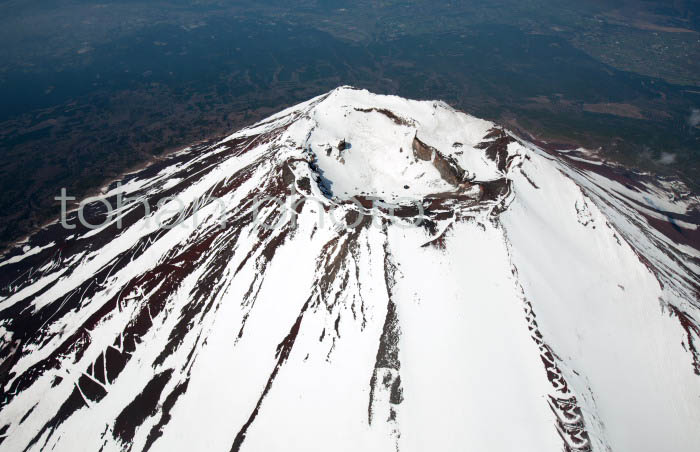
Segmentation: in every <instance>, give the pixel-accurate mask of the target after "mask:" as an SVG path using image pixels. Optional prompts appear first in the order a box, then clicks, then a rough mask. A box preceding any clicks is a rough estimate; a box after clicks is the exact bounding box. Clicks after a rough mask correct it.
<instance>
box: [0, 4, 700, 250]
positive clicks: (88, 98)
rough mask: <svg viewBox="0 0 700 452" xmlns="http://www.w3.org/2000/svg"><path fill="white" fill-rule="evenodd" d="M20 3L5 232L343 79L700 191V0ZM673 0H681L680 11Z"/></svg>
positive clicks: (1, 85)
mask: <svg viewBox="0 0 700 452" xmlns="http://www.w3.org/2000/svg"><path fill="white" fill-rule="evenodd" d="M343 3H345V2H339V1H332V0H325V1H324V0H318V1H304V0H296V1H286V0H277V1H264V0H261V1H254V2H253V1H235V2H233V1H232V2H224V1H206V0H203V1H197V2H193V1H163V2H161V1H141V2H139V1H104V2H102V3H100V4H94V3H93V2H87V1H56V0H43V1H33V2H30V1H28V0H24V1H2V0H0V42H2V43H3V44H2V46H0V99H2V104H1V105H0V157H2V159H0V211H1V212H2V213H1V214H0V242H5V243H6V242H7V241H9V240H13V239H16V238H18V237H19V236H21V235H22V234H24V233H26V232H27V231H28V230H29V229H30V228H31V227H34V226H37V225H39V224H40V223H41V222H43V221H45V220H46V219H49V218H52V217H55V216H56V215H57V214H58V210H57V209H58V206H57V204H56V202H55V201H54V200H53V197H54V196H56V195H57V194H58V191H59V189H60V187H67V188H68V190H69V192H71V193H74V194H76V195H81V194H84V193H87V192H88V191H89V190H91V189H94V188H95V187H97V186H99V185H100V184H101V183H102V182H103V181H105V180H106V179H108V178H111V177H114V176H116V175H118V174H120V173H122V172H123V171H124V170H125V169H127V168H129V167H132V166H134V165H138V164H141V163H143V162H144V161H146V160H148V159H149V158H153V156H154V155H158V154H160V153H162V152H164V151H167V150H169V149H173V148H176V147H178V146H184V145H186V144H188V143H190V142H192V141H196V140H198V139H202V138H206V137H210V136H212V135H216V134H222V133H225V132H227V131H230V130H231V129H233V128H235V127H238V126H240V125H243V124H246V123H250V122H253V121H255V120H256V119H260V118H261V117H263V116H265V115H267V114H269V113H271V112H273V111H275V110H278V109H280V108H281V107H283V106H286V105H289V104H293V103H296V102H299V101H301V100H305V99H307V98H309V97H311V96H314V95H317V94H320V93H322V92H325V91H327V90H329V89H331V88H333V87H335V86H338V85H340V84H352V85H355V86H360V87H366V88H368V89H371V90H373V91H376V92H384V93H397V94H400V95H402V96H407V97H415V98H440V99H444V100H446V101H448V102H450V103H451V104H453V105H455V106H457V107H459V108H462V109H464V110H466V111H469V112H471V113H473V114H476V115H478V116H481V117H486V118H489V119H493V120H497V121H500V122H503V123H506V124H507V125H508V126H510V127H518V128H521V129H525V130H528V131H530V132H533V133H535V134H537V135H538V137H539V138H543V139H548V140H555V141H559V142H569V143H574V144H580V145H585V146H588V147H602V152H604V153H606V154H607V155H609V156H610V157H611V158H615V159H618V160H621V161H623V162H625V163H628V164H632V165H635V166H637V167H640V168H644V169H649V170H652V171H655V172H657V173H659V174H674V173H679V174H681V175H682V176H683V177H684V178H685V179H686V180H687V181H688V182H690V183H691V184H694V186H695V189H697V180H698V177H697V176H698V160H699V159H698V152H699V149H700V128H699V127H698V126H699V125H700V111H698V110H699V109H700V75H698V74H700V34H699V33H698V31H700V4H699V2H691V1H685V2H684V1H675V2H665V1H664V2H662V1H651V2H640V1H602V0H601V1H593V0H590V1H589V2H584V3H583V4H577V5H573V2H570V1H563V0H562V1H560V0H531V1H527V0H525V1H522V0H521V1H515V0H497V1H488V2H486V1H483V0H482V1H467V2H465V1H459V2H456V1H455V2H453V3H452V4H450V3H448V2H443V1H437V0H432V1H426V0H413V1H410V0H409V1H382V2H378V1H369V0H359V1H354V2H352V3H351V4H350V5H343ZM667 3H670V4H671V5H672V6H667Z"/></svg>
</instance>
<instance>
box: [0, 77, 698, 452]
mask: <svg viewBox="0 0 700 452" xmlns="http://www.w3.org/2000/svg"><path fill="white" fill-rule="evenodd" d="M387 112H389V113H390V114H387ZM494 130H495V131H496V135H498V136H499V137H501V138H498V140H503V142H504V143H506V144H507V147H506V150H505V151H504V152H507V156H508V160H507V164H506V165H502V166H499V161H498V160H497V159H494V158H492V157H490V156H489V151H487V149H486V148H487V147H488V146H490V145H492V144H494V143H496V141H495V140H497V139H496V135H494ZM499 134H500V135H499ZM414 137H418V138H419V139H420V140H421V141H422V142H424V143H427V144H428V145H430V146H431V147H433V148H434V149H436V150H437V152H439V153H440V154H441V155H443V156H445V157H449V158H451V159H452V161H453V162H456V163H457V164H458V166H459V167H460V168H462V169H463V170H464V171H465V174H466V176H465V183H464V185H462V186H455V185H454V184H452V183H450V182H448V181H447V180H446V179H445V178H444V177H443V176H442V175H441V172H440V171H439V170H438V168H437V166H436V164H435V163H434V161H428V160H422V159H420V158H418V157H417V156H416V154H415V152H414V150H413V140H414ZM341 141H344V142H345V143H346V144H347V145H348V146H347V147H346V149H340V148H339V144H340V143H341ZM483 143H486V144H485V145H484V144H483ZM494 149H495V148H494ZM580 163H581V162H579V161H577V160H576V158H575V157H573V158H569V157H567V155H566V153H561V154H558V153H550V152H547V151H545V150H543V149H541V148H540V147H538V146H536V145H535V144H532V143H529V142H526V141H523V140H521V139H519V138H517V137H516V136H515V135H513V134H512V133H510V132H508V131H505V130H502V129H500V128H498V127H497V126H496V125H495V124H493V123H491V122H488V121H484V120H481V119H478V118H474V117H472V116H470V115H467V114H465V113H462V112H459V111H456V110H455V109H453V108H451V107H450V106H448V105H447V104H445V103H443V102H429V101H412V100H406V99H403V98H400V97H396V96H382V95H377V94H372V93H370V92H367V91H362V90H357V89H353V88H350V87H341V88H338V89H336V90H334V91H331V92H330V93H328V94H325V95H323V96H319V97H317V98H314V99H312V100H310V101H308V102H305V103H303V104H300V105H298V106H296V107H292V108H290V109H287V110H284V111H283V112H280V113H278V114H276V115H274V116H272V117H271V118H269V119H268V120H265V121H262V122H261V123H258V124H256V125H253V126H251V127H248V128H245V129H242V130H240V131H238V132H236V133H234V134H232V135H230V136H229V137H227V138H226V139H224V140H221V141H218V142H212V143H210V144H207V145H201V146H193V147H191V148H187V149H185V150H184V151H183V152H180V153H178V154H177V155H176V156H174V157H173V161H172V162H166V163H163V165H164V166H163V167H162V168H160V169H158V170H157V171H151V172H148V171H144V172H139V173H135V174H133V175H130V179H129V182H128V183H126V184H124V185H121V186H120V187H116V188H112V189H110V190H107V191H105V196H116V194H117V193H119V191H120V190H121V191H122V192H123V193H125V194H128V195H129V197H130V198H131V199H132V200H134V202H133V204H129V205H127V206H126V207H125V208H124V209H123V210H121V211H119V212H118V215H119V216H120V217H119V218H120V219H123V220H124V225H123V227H122V228H121V229H120V228H117V226H116V225H117V221H116V217H115V218H114V219H113V220H112V221H111V222H108V223H107V222H106V223H105V226H103V227H101V228H99V229H93V230H89V229H80V228H78V229H75V230H65V231H63V230H60V229H59V226H60V225H58V224H54V225H53V226H52V227H53V228H54V229H51V230H50V231H46V232H45V235H46V237H44V236H42V235H41V233H39V234H38V235H37V236H35V237H33V238H30V239H29V246H30V248H28V251H22V249H21V248H18V249H17V251H16V252H15V253H14V254H10V255H8V256H7V257H5V258H4V260H3V261H0V267H1V268H2V269H3V270H2V271H4V272H7V273H6V274H7V275H9V276H8V277H7V278H6V279H7V281H8V283H7V286H6V287H5V288H4V289H3V291H2V293H1V296H2V298H0V384H2V386H1V387H0V451H25V450H26V451H39V450H47V451H48V450H51V451H69V452H76V451H90V452H94V451H98V450H99V451H105V452H107V451H127V450H128V451H132V450H133V451H145V450H153V451H168V452H172V451H193V450H207V451H239V450H241V451H266V452H267V451H305V452H306V451H319V452H320V451H323V452H326V451H359V450H362V451H392V452H393V451H396V450H399V451H406V452H408V451H427V450H439V451H463V450H475V451H493V452H498V451H508V452H510V451H526V452H530V451H531V452H545V451H561V450H567V451H601V452H603V451H621V452H626V451H635V452H640V451H649V452H655V451H661V450H669V451H670V450H673V451H676V452H684V451H687V452H696V451H698V450H700V428H698V426H700V361H698V359H699V355H698V351H699V350H700V311H699V310H698V309H699V307H700V304H699V303H698V299H697V294H698V287H699V280H698V279H699V278H698V274H699V273H700V268H698V267H699V266H700V265H699V263H700V252H699V251H698V249H697V241H695V242H694V241H693V240H697V239H693V237H697V235H692V234H693V233H695V232H696V230H697V222H696V221H695V219H696V218H697V216H693V212H697V208H698V200H697V198H695V197H693V196H684V197H680V198H679V197H673V196H672V193H671V188H670V186H669V184H666V183H659V184H653V183H651V182H648V181H647V182H644V183H641V184H640V186H641V187H642V188H630V187H629V186H626V185H624V184H621V183H620V182H619V181H616V180H614V178H611V177H608V176H606V174H607V173H603V172H596V171H594V170H592V169H590V167H588V166H581V165H580ZM592 166H604V165H603V164H600V165H592ZM493 187H497V188H493ZM166 192H167V193H168V195H172V196H176V197H177V200H170V201H168V202H164V203H162V204H161V205H160V206H158V207H156V201H158V200H160V196H161V195H162V194H164V193H166ZM356 197H361V199H360V201H357V198H356ZM367 197H375V198H379V199H380V200H381V206H383V207H384V208H378V209H375V210H374V211H373V212H374V214H373V216H371V212H372V210H371V207H368V206H367V205H365V204H366V202H367V201H366V199H367ZM273 199H275V200H280V202H281V203H283V204H284V205H286V206H292V205H293V203H295V202H296V203H297V204H296V212H298V213H297V214H292V213H291V212H292V211H293V208H292V207H289V208H287V209H280V207H279V206H278V205H276V204H275V203H274V202H271V200H273ZM369 199H372V198H369ZM301 200H303V202H299V201H301ZM416 200H423V201H421V202H422V204H421V206H422V207H423V208H424V210H423V212H422V216H421V214H420V213H417V212H415V211H413V210H410V209H409V210H406V212H409V213H404V214H403V215H401V214H397V216H395V217H394V216H392V214H391V212H390V211H389V210H387V209H386V206H389V205H391V204H394V203H395V204H396V205H398V206H404V207H406V206H415V205H416V202H417V201H416ZM176 201H177V202H176ZM144 202H148V203H150V204H149V205H152V206H153V207H154V208H153V210H152V211H151V212H150V215H146V216H144V215H141V214H140V211H139V210H138V209H139V207H140V206H142V205H143V203H144ZM258 203H260V204H258ZM363 203H365V204H363ZM178 204H181V205H183V206H185V207H186V208H185V210H184V213H183V214H182V215H181V216H180V219H181V220H182V223H181V224H180V225H178V226H175V227H173V228H171V229H165V228H162V227H159V226H160V225H162V224H163V223H164V222H166V221H168V220H173V219H174V218H176V217H177V216H178V215H177V213H173V208H176V207H177V205H178ZM193 205H197V206H198V209H193V208H192V206H193ZM175 210H177V209H175ZM256 211H257V212H259V215H258V217H257V218H258V219H259V220H264V221H265V222H266V224H268V225H269V224H273V223H276V227H274V228H271V229H270V228H267V227H266V226H265V225H264V224H262V223H261V222H256V221H253V213H254V212H256ZM358 212H361V214H362V215H361V217H360V218H362V219H365V220H366V221H362V222H360V223H359V224H357V225H354V226H352V227H350V226H348V227H345V224H346V223H352V222H351V221H349V220H347V218H348V216H349V215H350V216H351V215H357V214H358ZM674 215H675V216H676V217H678V219H677V221H676V222H675V223H674V224H673V225H672V226H673V227H675V228H676V229H677V230H679V231H681V232H680V234H681V236H682V237H690V239H688V240H687V241H685V242H683V243H681V240H675V237H676V236H673V235H666V233H665V232H666V231H663V230H658V229H657V228H656V226H654V225H652V224H651V223H650V221H649V218H650V217H651V218H655V219H656V220H657V221H658V222H662V223H663V222H667V223H668V222H671V221H672V220H670V218H672V217H673V218H675V217H674ZM343 218H344V219H346V221H345V223H342V222H341V223H337V222H334V221H333V219H336V220H340V219H343ZM73 219H74V220H75V218H73ZM416 221H419V222H421V223H420V224H419V225H417V226H416V225H414V224H413V223H415V222H416ZM657 226H658V225H657ZM42 240H43V241H42ZM4 280H5V279H3V281H4Z"/></svg>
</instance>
